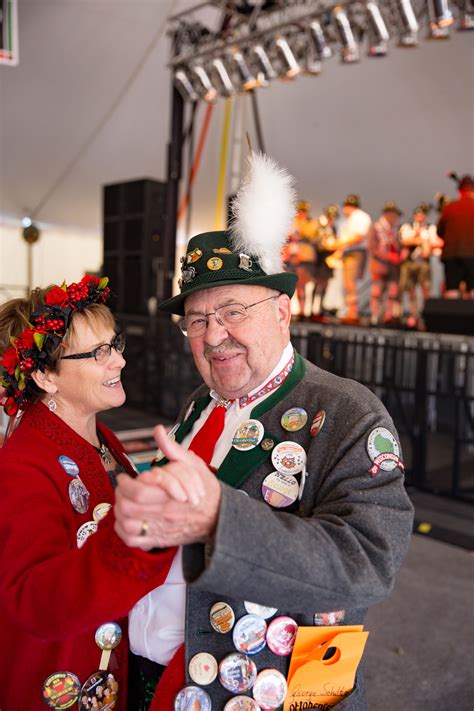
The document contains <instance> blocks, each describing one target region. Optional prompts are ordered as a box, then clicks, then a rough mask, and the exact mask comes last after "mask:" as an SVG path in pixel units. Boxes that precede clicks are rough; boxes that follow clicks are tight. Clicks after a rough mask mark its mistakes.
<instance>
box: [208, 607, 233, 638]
mask: <svg viewBox="0 0 474 711" xmlns="http://www.w3.org/2000/svg"><path fill="white" fill-rule="evenodd" d="M209 619H210V621H211V625H212V627H213V629H215V631H216V632H220V634H226V632H230V630H231V629H232V627H233V626H234V622H235V615H234V611H233V609H232V608H231V606H230V605H228V604H227V603H226V602H216V603H215V604H214V605H213V606H212V607H211V611H210V613H209Z"/></svg>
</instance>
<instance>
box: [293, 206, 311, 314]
mask: <svg viewBox="0 0 474 711" xmlns="http://www.w3.org/2000/svg"><path fill="white" fill-rule="evenodd" d="M309 209H310V204H309V202H307V201H306V200H301V201H300V202H298V203H297V205H296V215H295V219H294V222H293V225H292V229H291V233H290V237H289V243H288V250H287V263H288V264H289V267H290V271H294V272H295V273H296V276H297V277H298V282H297V284H296V295H297V298H298V304H299V318H300V319H304V318H305V316H306V314H305V305H306V285H307V284H310V285H311V301H310V303H311V304H312V303H313V291H314V283H315V269H316V245H315V238H316V230H317V225H316V220H313V219H312V218H311V216H310V214H309Z"/></svg>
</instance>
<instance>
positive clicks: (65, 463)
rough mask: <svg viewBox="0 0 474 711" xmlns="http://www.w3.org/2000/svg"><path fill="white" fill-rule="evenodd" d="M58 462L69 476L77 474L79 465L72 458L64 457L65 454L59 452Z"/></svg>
mask: <svg viewBox="0 0 474 711" xmlns="http://www.w3.org/2000/svg"><path fill="white" fill-rule="evenodd" d="M58 462H59V463H60V465H61V466H62V468H63V469H64V471H65V472H67V473H68V474H69V476H77V475H78V474H79V467H78V465H77V464H76V462H75V461H74V459H71V458H70V457H66V455H65V454H61V456H60V457H58Z"/></svg>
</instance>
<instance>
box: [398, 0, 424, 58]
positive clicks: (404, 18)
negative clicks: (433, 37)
mask: <svg viewBox="0 0 474 711" xmlns="http://www.w3.org/2000/svg"><path fill="white" fill-rule="evenodd" d="M397 10H398V15H399V18H400V35H399V40H398V44H399V45H400V46H401V47H416V45H417V44H418V29H419V25H418V21H417V19H416V16H415V12H414V10H413V7H412V5H411V2H410V0H397Z"/></svg>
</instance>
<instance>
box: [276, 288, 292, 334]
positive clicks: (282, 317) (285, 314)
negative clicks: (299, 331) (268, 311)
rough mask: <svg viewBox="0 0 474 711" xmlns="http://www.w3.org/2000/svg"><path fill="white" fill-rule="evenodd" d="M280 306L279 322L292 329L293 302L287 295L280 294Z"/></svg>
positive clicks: (278, 302) (278, 303)
mask: <svg viewBox="0 0 474 711" xmlns="http://www.w3.org/2000/svg"><path fill="white" fill-rule="evenodd" d="M277 305H278V320H279V321H280V323H283V324H284V325H285V326H286V327H287V328H289V327H290V321H291V302H290V297H289V296H288V295H287V294H280V296H279V297H278V301H277Z"/></svg>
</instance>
